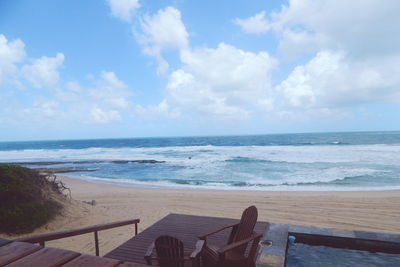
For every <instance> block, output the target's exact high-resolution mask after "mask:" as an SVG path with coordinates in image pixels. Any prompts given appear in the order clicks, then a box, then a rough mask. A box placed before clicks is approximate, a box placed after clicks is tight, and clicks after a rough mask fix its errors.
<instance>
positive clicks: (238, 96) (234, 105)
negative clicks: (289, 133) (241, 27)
mask: <svg viewBox="0 0 400 267" xmlns="http://www.w3.org/2000/svg"><path fill="white" fill-rule="evenodd" d="M181 60H182V63H183V67H182V68H181V69H179V70H176V71H174V72H173V73H172V74H171V75H170V78H169V82H168V85H167V99H168V102H169V103H171V104H174V105H176V106H177V107H179V108H180V109H182V110H185V111H190V112H198V113H202V114H208V115H212V116H239V117H246V116H247V115H249V114H250V113H251V112H252V110H253V109H254V108H255V107H256V106H262V107H264V108H265V107H266V105H271V103H272V97H273V96H272V94H273V92H272V87H271V82H270V72H271V70H272V69H273V68H274V67H275V66H276V60H275V59H273V58H272V57H271V56H269V55H268V53H266V52H260V53H257V54H256V53H252V52H246V51H243V50H241V49H238V48H236V47H234V46H231V45H227V44H224V43H221V44H219V45H218V47H217V48H216V49H211V48H202V49H197V50H193V51H191V50H186V51H184V52H182V55H181Z"/></svg>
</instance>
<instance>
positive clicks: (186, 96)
mask: <svg viewBox="0 0 400 267" xmlns="http://www.w3.org/2000/svg"><path fill="white" fill-rule="evenodd" d="M399 14H400V1H398V0H385V1H382V0H352V1H348V0H324V1H322V0H290V1H282V0H269V1H267V0H240V1H239V0H238V1H231V0H219V1H215V0H202V1H189V0H175V1H168V0H85V1H79V0H74V1H72V0H58V1H54V0H38V1H24V0H0V140H3V141H5V140H38V139H76V138H108V137H115V138H117V137H139V136H187V135H220V134H223V135H225V134H263V133H286V132H321V131H323V132H324V131H325V132H326V131H368V130H376V131H380V130H400V126H399V125H400V27H399V25H400V16H399Z"/></svg>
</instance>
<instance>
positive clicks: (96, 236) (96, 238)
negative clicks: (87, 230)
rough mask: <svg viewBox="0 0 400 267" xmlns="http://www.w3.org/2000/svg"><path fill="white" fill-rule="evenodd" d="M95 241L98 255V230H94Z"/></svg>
mask: <svg viewBox="0 0 400 267" xmlns="http://www.w3.org/2000/svg"><path fill="white" fill-rule="evenodd" d="M94 242H95V247H96V256H99V237H98V235H97V231H95V232H94Z"/></svg>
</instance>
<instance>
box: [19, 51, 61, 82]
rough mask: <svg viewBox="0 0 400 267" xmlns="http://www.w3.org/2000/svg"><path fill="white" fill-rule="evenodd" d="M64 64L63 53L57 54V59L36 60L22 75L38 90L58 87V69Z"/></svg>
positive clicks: (24, 68) (43, 58) (24, 69)
mask: <svg viewBox="0 0 400 267" xmlns="http://www.w3.org/2000/svg"><path fill="white" fill-rule="evenodd" d="M63 62H64V55H63V54H62V53H57V55H56V56H55V57H45V56H43V57H41V58H39V59H36V60H34V61H33V63H32V64H31V65H25V66H24V67H23V68H22V73H23V74H24V76H25V77H26V79H27V80H28V81H30V82H31V83H32V84H33V86H34V87H36V88H42V87H51V86H56V85H57V83H58V81H59V78H60V74H59V72H58V69H59V68H60V67H61V66H62V64H63Z"/></svg>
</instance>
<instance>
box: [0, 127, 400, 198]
mask: <svg viewBox="0 0 400 267" xmlns="http://www.w3.org/2000/svg"><path fill="white" fill-rule="evenodd" d="M0 162H18V163H21V164H22V165H23V166H26V167H31V168H57V170H58V171H60V172H63V173H62V174H63V175H67V176H71V177H74V178H79V179H84V180H89V181H93V182H98V183H113V184H120V185H127V186H144V187H168V188H204V189H227V190H328V191H336V190H339V191H346V190H391V189H400V132H352V133H304V134H270V135H248V136H208V137H163V138H161V137H160V138H159V137H157V138H130V139H96V140H57V141H26V142H0Z"/></svg>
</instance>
